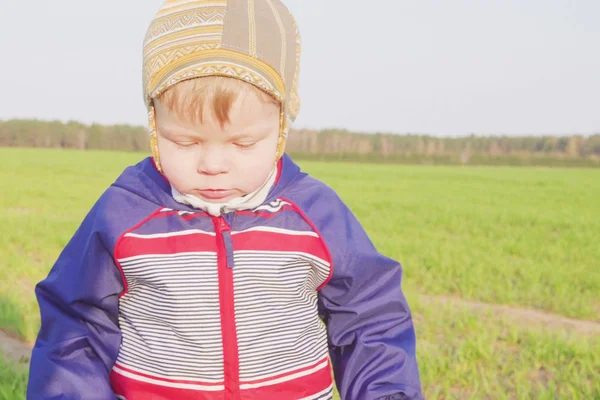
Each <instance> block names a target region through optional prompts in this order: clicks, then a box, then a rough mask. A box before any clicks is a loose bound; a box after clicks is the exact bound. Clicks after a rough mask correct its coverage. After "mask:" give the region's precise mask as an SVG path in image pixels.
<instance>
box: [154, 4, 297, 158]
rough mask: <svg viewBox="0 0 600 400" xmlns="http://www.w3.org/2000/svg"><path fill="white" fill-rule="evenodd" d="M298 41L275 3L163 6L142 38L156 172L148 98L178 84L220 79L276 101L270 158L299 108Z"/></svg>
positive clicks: (282, 9)
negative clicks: (250, 87) (237, 82)
mask: <svg viewBox="0 0 600 400" xmlns="http://www.w3.org/2000/svg"><path fill="white" fill-rule="evenodd" d="M299 62H300V35H299V33H298V29H297V26H296V22H295V20H294V18H293V16H292V15H291V14H290V12H289V10H288V9H287V8H286V7H285V6H284V5H283V3H281V1H280V0H212V1H210V0H198V1H190V0H167V1H165V2H164V4H163V5H162V7H161V9H160V10H159V11H158V13H157V14H156V16H155V17H154V19H153V20H152V22H151V24H150V27H149V28H148V32H147V33H146V38H145V40H144V59H143V85H144V100H145V102H146V106H147V107H148V118H149V124H150V141H151V147H152V155H153V157H154V161H155V163H156V165H157V167H158V168H159V170H160V169H161V166H160V165H161V164H160V159H159V154H158V141H157V136H156V135H157V133H156V123H155V112H154V104H153V100H154V99H155V98H157V97H159V96H160V95H161V94H162V93H164V92H165V91H166V90H167V89H169V88H170V87H172V86H174V85H176V84H177V83H179V82H181V81H184V80H187V79H194V78H201V77H208V76H224V77H231V78H235V79H240V80H242V81H245V82H248V83H250V84H252V85H254V86H256V87H258V88H260V89H262V90H263V91H265V92H266V93H268V94H270V95H271V96H273V97H274V98H275V99H277V100H278V101H279V102H280V103H281V124H280V134H279V141H278V144H277V160H278V159H279V158H281V156H282V155H283V153H284V151H285V142H286V139H287V135H288V132H289V128H290V126H291V124H292V122H293V121H294V120H295V118H296V116H297V115H298V111H299V109H300V98H299V96H298V75H299Z"/></svg>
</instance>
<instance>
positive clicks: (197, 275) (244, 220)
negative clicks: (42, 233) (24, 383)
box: [27, 156, 422, 400]
mask: <svg viewBox="0 0 600 400" xmlns="http://www.w3.org/2000/svg"><path fill="white" fill-rule="evenodd" d="M401 278H402V270H401V266H400V265H399V264H398V263H397V262H396V261H393V260H391V259H389V258H387V257H385V256H383V255H381V254H380V253H379V252H378V251H377V250H376V249H375V247H374V246H373V244H372V242H371V241H370V240H369V238H368V236H367V234H366V233H365V231H364V230H363V228H362V227H361V225H360V224H359V222H358V221H357V220H356V218H355V217H354V215H353V214H352V213H351V211H350V210H349V209H348V208H347V207H346V206H345V205H344V203H343V202H342V201H341V200H340V199H339V197H338V196H337V195H336V194H335V193H334V191H333V190H331V189H330V188H328V187H327V186H326V185H324V184H323V183H321V182H319V181H318V180H316V179H313V178H312V177H310V176H308V175H307V174H305V173H303V172H301V171H300V169H299V167H298V166H297V165H296V164H294V162H293V161H292V160H291V159H290V158H289V157H288V156H284V158H283V159H282V161H281V162H280V164H279V177H278V179H277V182H276V184H275V185H274V187H273V188H272V189H271V191H270V194H269V196H268V198H267V200H266V201H265V203H264V204H263V205H262V206H260V207H258V208H256V209H254V210H251V211H238V212H235V213H230V214H227V215H224V216H223V217H218V218H217V217H211V216H209V215H207V214H206V213H204V212H199V211H198V210H196V209H193V208H190V207H188V206H185V205H182V204H179V203H177V202H176V201H175V200H174V199H173V198H172V196H171V194H170V185H169V183H168V182H167V181H166V180H165V179H164V177H163V176H162V175H161V174H160V173H159V172H158V171H157V170H156V168H155V166H154V164H153V163H152V161H151V159H146V160H143V161H142V162H140V163H139V164H138V165H136V166H133V167H129V168H127V169H126V170H125V171H124V172H123V174H122V175H121V176H120V177H119V178H118V179H117V181H116V182H115V183H114V184H113V185H111V187H110V188H108V189H107V190H106V192H105V193H104V194H103V195H102V196H101V197H100V199H99V200H98V202H97V203H96V204H95V205H94V207H93V208H92V210H91V211H90V213H89V214H88V215H87V217H86V218H85V220H84V221H83V223H82V225H81V226H80V227H79V229H78V230H77V231H76V233H75V234H74V236H73V238H72V239H71V241H70V242H69V244H68V245H67V246H66V248H65V249H64V251H63V252H62V254H61V255H60V256H59V258H58V260H57V262H56V264H55V265H54V267H53V268H52V270H51V272H50V274H49V275H48V277H47V278H46V279H45V280H44V281H42V282H40V283H39V284H38V286H37V287H36V295H37V298H38V302H39V305H40V310H41V317H42V326H41V330H40V332H39V336H38V338H37V341H36V344H35V347H34V350H33V354H32V360H31V367H30V376H29V386H28V394H27V398H28V399H35V400H42V399H127V400H138V399H143V400H146V399H171V398H172V399H184V400H185V399H205V400H208V399H211V400H212V399H225V400H230V399H232V400H233V399H235V400H242V399H244V400H245V399H248V400H249V399H261V400H265V399H266V400H268V399H300V398H302V399H330V398H332V390H333V389H332V388H333V382H332V379H331V373H330V371H331V369H330V368H331V367H333V370H334V375H335V382H336V384H337V387H338V389H339V392H340V395H341V397H342V399H343V400H375V399H383V400H399V399H421V398H422V394H421V388H420V382H419V372H418V367H417V361H416V357H415V332H414V327H413V322H412V318H411V313H410V310H409V307H408V305H407V302H406V299H405V297H404V295H403V293H402V291H401ZM321 321H323V322H324V323H325V324H323V323H322V322H321Z"/></svg>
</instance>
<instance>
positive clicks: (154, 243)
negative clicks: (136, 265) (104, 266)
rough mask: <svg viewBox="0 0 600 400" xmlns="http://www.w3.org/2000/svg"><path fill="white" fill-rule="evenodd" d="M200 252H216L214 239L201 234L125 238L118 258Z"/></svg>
mask: <svg viewBox="0 0 600 400" xmlns="http://www.w3.org/2000/svg"><path fill="white" fill-rule="evenodd" d="M200 251H210V252H216V251H217V246H216V243H215V237H214V236H211V235H205V234H202V233H193V234H189V235H181V236H170V237H165V238H151V239H142V238H138V237H130V236H126V237H124V238H123V239H122V241H121V245H120V247H119V258H121V259H122V258H126V257H134V256H139V255H146V254H175V253H187V252H200Z"/></svg>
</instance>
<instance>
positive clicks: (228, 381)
mask: <svg viewBox="0 0 600 400" xmlns="http://www.w3.org/2000/svg"><path fill="white" fill-rule="evenodd" d="M213 223H214V225H215V231H216V234H217V235H216V237H217V267H218V268H217V269H218V274H219V304H220V308H221V336H222V340H223V373H224V380H225V382H224V385H225V400H239V399H240V367H239V355H238V343H237V330H236V326H235V302H234V297H233V267H234V260H233V242H232V240H231V226H230V225H229V224H228V223H227V220H226V219H225V218H224V217H222V216H221V217H213Z"/></svg>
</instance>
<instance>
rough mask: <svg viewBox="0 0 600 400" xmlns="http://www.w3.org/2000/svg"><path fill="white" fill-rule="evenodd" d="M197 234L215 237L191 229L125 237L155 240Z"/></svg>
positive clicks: (212, 233)
mask: <svg viewBox="0 0 600 400" xmlns="http://www.w3.org/2000/svg"><path fill="white" fill-rule="evenodd" d="M195 234H201V235H208V236H215V233H214V232H206V231H201V230H200V229H189V230H187V231H178V232H169V233H154V234H150V235H139V234H137V233H127V234H125V237H134V238H139V239H155V238H166V237H175V236H187V235H195Z"/></svg>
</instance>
